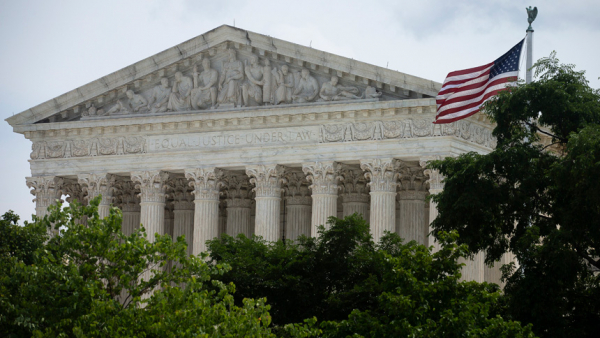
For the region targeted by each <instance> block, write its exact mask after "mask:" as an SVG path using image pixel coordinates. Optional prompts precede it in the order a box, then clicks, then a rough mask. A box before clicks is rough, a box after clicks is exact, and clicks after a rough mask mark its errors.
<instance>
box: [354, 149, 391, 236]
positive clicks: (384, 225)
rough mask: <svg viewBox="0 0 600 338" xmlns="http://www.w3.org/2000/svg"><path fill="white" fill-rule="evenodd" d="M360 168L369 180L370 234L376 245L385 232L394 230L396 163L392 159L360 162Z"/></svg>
mask: <svg viewBox="0 0 600 338" xmlns="http://www.w3.org/2000/svg"><path fill="white" fill-rule="evenodd" d="M360 168H361V169H362V170H364V171H366V172H365V177H366V178H367V179H369V181H370V182H369V183H368V184H367V185H368V186H369V188H370V190H371V192H370V195H371V211H370V213H371V215H370V224H371V234H372V235H373V240H374V241H375V242H376V243H377V242H379V239H380V238H381V237H383V235H384V232H385V231H389V232H394V230H395V228H396V189H397V187H398V176H399V174H398V161H397V160H394V159H392V158H381V159H379V158H377V159H370V160H361V161H360Z"/></svg>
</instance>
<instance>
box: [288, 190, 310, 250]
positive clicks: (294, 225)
mask: <svg viewBox="0 0 600 338" xmlns="http://www.w3.org/2000/svg"><path fill="white" fill-rule="evenodd" d="M286 202H287V203H286V206H285V208H286V213H285V239H286V240H291V241H295V240H297V239H298V237H300V236H301V235H305V236H308V237H310V235H311V234H310V232H311V222H312V220H311V213H312V200H311V197H310V196H298V197H287V198H286Z"/></svg>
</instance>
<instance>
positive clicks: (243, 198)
mask: <svg viewBox="0 0 600 338" xmlns="http://www.w3.org/2000/svg"><path fill="white" fill-rule="evenodd" d="M223 182H224V184H225V190H224V194H225V196H226V199H225V203H226V206H227V209H226V210H227V211H226V215H227V216H226V225H225V233H226V234H228V235H229V236H233V237H235V236H237V235H238V234H244V235H245V236H246V237H252V233H253V231H252V229H251V228H250V208H251V207H252V200H251V195H252V187H251V186H250V180H249V179H248V176H245V175H244V176H240V175H234V174H227V175H225V176H223Z"/></svg>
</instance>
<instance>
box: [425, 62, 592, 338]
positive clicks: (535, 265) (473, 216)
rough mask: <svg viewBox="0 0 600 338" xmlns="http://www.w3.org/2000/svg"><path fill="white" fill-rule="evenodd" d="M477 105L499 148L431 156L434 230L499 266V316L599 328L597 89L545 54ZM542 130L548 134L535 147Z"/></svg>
mask: <svg viewBox="0 0 600 338" xmlns="http://www.w3.org/2000/svg"><path fill="white" fill-rule="evenodd" d="M534 67H535V68H536V74H537V76H538V77H539V80H538V81H535V82H533V83H530V84H519V85H517V86H515V87H513V88H511V89H510V90H509V91H505V92H502V93H500V94H499V95H498V96H497V98H496V99H494V100H491V101H489V102H488V103H486V105H485V113H486V114H488V116H490V118H491V119H492V120H493V121H495V122H496V127H495V129H494V131H493V134H494V135H495V136H496V138H497V140H498V146H497V148H496V149H494V150H493V151H492V152H490V153H489V154H477V153H467V154H463V155H461V156H459V157H457V158H446V159H444V160H440V161H433V162H432V163H430V168H431V169H435V170H439V172H440V173H441V174H443V175H444V177H445V180H444V184H445V185H444V191H443V192H442V193H440V194H438V195H436V196H434V197H433V201H434V202H436V203H437V208H438V211H439V216H438V217H437V218H436V220H435V221H434V222H433V223H432V226H433V227H434V229H435V231H434V233H435V234H441V233H442V232H447V231H458V234H459V235H460V237H459V242H460V243H463V244H466V245H468V247H469V250H470V252H472V253H474V252H478V251H480V250H484V251H485V254H486V261H487V262H488V263H492V262H493V261H497V260H499V259H500V258H501V257H502V256H503V255H506V254H514V255H515V256H516V258H517V260H518V265H515V266H512V267H511V266H506V267H505V268H504V272H505V273H504V278H505V280H506V282H507V284H506V288H505V294H506V302H507V311H508V312H507V314H508V315H510V316H512V317H513V318H515V319H517V320H520V321H522V322H524V323H533V327H534V330H535V331H536V333H537V334H539V335H540V336H545V337H572V336H577V337H585V336H594V335H595V334H597V332H598V331H599V330H600V326H599V325H600V277H599V275H598V274H597V273H596V272H594V271H596V270H597V269H598V268H600V255H599V254H600V252H599V250H600V197H599V196H600V194H598V191H599V190H597V189H598V188H600V176H599V174H600V124H599V122H600V92H599V91H598V90H595V89H592V88H590V87H589V86H588V82H587V80H586V79H585V77H584V73H583V72H578V71H575V70H574V66H573V65H562V64H560V63H559V61H558V60H557V59H556V58H555V55H554V54H552V55H551V56H550V57H549V58H544V59H541V60H540V61H538V63H536V65H535V66H534ZM542 137H550V138H551V140H552V141H551V144H549V145H548V144H546V145H544V144H543V142H542Z"/></svg>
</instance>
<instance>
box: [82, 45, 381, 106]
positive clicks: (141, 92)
mask: <svg viewBox="0 0 600 338" xmlns="http://www.w3.org/2000/svg"><path fill="white" fill-rule="evenodd" d="M240 54H242V53H240ZM240 56H241V57H242V59H240V57H239V56H238V52H237V51H236V50H235V49H231V48H228V49H226V50H225V53H224V54H222V55H221V57H220V58H219V56H218V55H217V56H213V57H212V59H213V60H212V61H211V58H209V56H208V55H203V56H202V57H201V59H200V62H197V63H194V64H192V65H191V67H190V68H189V69H187V70H186V69H181V70H177V71H176V72H175V73H174V74H173V75H172V79H169V77H167V76H164V72H163V73H162V76H160V77H158V78H157V80H154V81H156V82H154V83H151V84H149V85H146V86H145V88H144V87H142V88H139V86H137V85H136V88H137V89H136V90H135V91H134V89H127V90H125V92H124V94H125V95H124V96H123V97H119V98H115V99H112V100H107V101H106V103H105V104H104V105H102V106H99V105H96V106H95V105H93V104H91V105H90V106H88V108H87V109H86V110H85V111H84V112H83V114H82V116H84V117H98V116H118V115H135V114H159V113H165V112H178V111H196V110H205V109H216V108H235V107H252V106H268V105H285V104H303V103H312V102H332V101H349V100H360V99H379V98H380V97H381V96H382V94H383V93H382V92H381V91H379V90H377V89H376V88H375V87H372V86H368V85H367V86H366V87H365V88H364V89H362V90H361V89H360V88H359V87H358V86H352V85H346V84H342V83H340V82H341V79H340V77H338V76H336V75H329V74H315V73H312V72H311V71H310V70H309V69H308V68H304V67H298V66H297V65H290V64H287V63H284V62H282V61H281V60H271V59H269V58H267V57H259V56H258V55H256V54H249V55H248V53H246V55H245V56H244V55H240ZM188 65H189V64H188ZM215 65H216V66H217V67H215ZM219 66H220V67H219ZM113 96H114V95H113Z"/></svg>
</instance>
